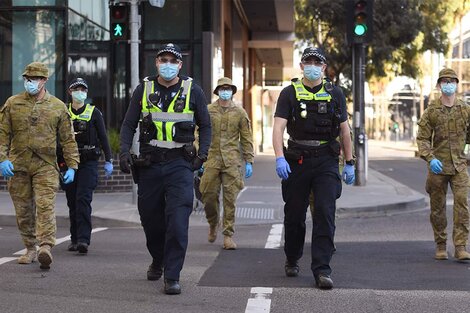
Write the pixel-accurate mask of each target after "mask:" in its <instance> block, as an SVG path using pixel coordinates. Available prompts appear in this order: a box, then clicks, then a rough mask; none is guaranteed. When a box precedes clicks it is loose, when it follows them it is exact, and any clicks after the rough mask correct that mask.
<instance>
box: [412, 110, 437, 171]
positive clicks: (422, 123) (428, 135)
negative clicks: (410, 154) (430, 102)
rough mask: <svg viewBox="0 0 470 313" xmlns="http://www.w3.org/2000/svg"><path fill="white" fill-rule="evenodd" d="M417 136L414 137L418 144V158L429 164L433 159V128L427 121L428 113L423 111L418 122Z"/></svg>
mask: <svg viewBox="0 0 470 313" xmlns="http://www.w3.org/2000/svg"><path fill="white" fill-rule="evenodd" d="M418 126H419V127H418V135H417V137H416V141H417V144H418V151H419V155H420V158H422V159H423V160H425V161H426V162H430V161H431V160H432V159H434V153H433V149H432V135H433V132H434V130H433V128H432V126H431V123H430V121H429V111H428V110H425V111H424V113H423V116H422V117H421V119H420V120H419V121H418Z"/></svg>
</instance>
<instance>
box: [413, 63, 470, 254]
mask: <svg viewBox="0 0 470 313" xmlns="http://www.w3.org/2000/svg"><path fill="white" fill-rule="evenodd" d="M458 82H459V79H458V77H457V74H456V73H455V72H454V71H453V70H452V69H443V70H441V71H440V72H439V78H438V80H437V88H439V89H440V91H441V92H442V95H441V97H440V98H439V99H437V100H436V101H435V102H433V103H431V104H430V105H429V107H428V108H427V109H426V110H425V111H424V113H423V116H422V117H421V119H420V120H419V122H418V125H419V129H418V136H417V142H418V149H419V153H420V156H421V158H422V159H424V160H426V162H428V163H429V171H428V178H427V181H426V191H427V192H428V193H429V197H430V201H431V217H430V219H431V225H432V228H433V231H434V240H435V242H436V254H435V259H437V260H447V259H448V254H447V248H446V242H447V233H446V227H447V218H446V193H447V186H448V185H449V184H450V187H451V189H452V192H453V194H454V212H453V215H454V228H453V234H452V237H453V241H454V246H455V254H454V256H455V258H456V259H458V260H470V254H469V253H468V252H467V251H466V244H467V241H468V231H469V211H468V203H467V196H468V183H469V179H468V172H467V159H466V156H465V152H464V149H465V144H466V141H467V138H468V131H469V122H470V107H469V106H467V105H465V103H464V102H463V101H462V100H461V99H458V98H456V95H455V91H456V88H457V84H458Z"/></svg>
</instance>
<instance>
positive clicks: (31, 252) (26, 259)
mask: <svg viewBox="0 0 470 313" xmlns="http://www.w3.org/2000/svg"><path fill="white" fill-rule="evenodd" d="M34 261H36V247H29V248H26V253H25V254H23V255H22V256H20V257H19V258H18V263H19V264H31V263H32V262H34Z"/></svg>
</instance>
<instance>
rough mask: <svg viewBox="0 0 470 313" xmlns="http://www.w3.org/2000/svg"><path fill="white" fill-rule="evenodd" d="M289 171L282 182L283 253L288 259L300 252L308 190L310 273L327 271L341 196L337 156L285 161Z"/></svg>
mask: <svg viewBox="0 0 470 313" xmlns="http://www.w3.org/2000/svg"><path fill="white" fill-rule="evenodd" d="M288 162H289V165H290V168H291V173H290V174H289V177H288V179H287V180H283V181H282V197H283V199H284V202H285V205H284V227H285V237H284V239H285V244H284V252H285V254H286V257H287V259H288V260H291V261H296V260H298V259H300V258H301V257H302V255H303V248H304V243H305V217H306V212H307V208H308V205H309V203H308V199H309V194H310V192H311V191H313V192H314V195H315V213H314V217H313V230H312V250H311V254H312V263H311V269H312V272H313V274H314V275H318V274H320V273H324V274H331V267H330V261H331V257H332V254H333V249H334V243H333V239H334V235H335V211H336V199H337V198H339V197H340V195H341V178H340V175H339V172H338V157H335V156H333V155H330V154H325V155H322V156H318V157H311V158H304V159H303V161H302V164H299V162H298V161H294V160H288Z"/></svg>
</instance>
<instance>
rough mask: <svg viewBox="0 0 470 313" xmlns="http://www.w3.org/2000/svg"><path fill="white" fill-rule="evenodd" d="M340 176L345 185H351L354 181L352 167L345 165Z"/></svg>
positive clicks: (354, 175) (354, 176)
mask: <svg viewBox="0 0 470 313" xmlns="http://www.w3.org/2000/svg"><path fill="white" fill-rule="evenodd" d="M341 176H342V177H343V181H344V182H345V183H346V185H352V184H353V183H354V181H355V180H356V174H355V173H354V165H348V164H345V165H344V168H343V173H342V174H341Z"/></svg>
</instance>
